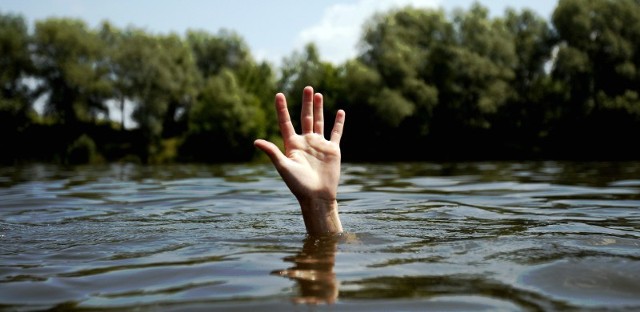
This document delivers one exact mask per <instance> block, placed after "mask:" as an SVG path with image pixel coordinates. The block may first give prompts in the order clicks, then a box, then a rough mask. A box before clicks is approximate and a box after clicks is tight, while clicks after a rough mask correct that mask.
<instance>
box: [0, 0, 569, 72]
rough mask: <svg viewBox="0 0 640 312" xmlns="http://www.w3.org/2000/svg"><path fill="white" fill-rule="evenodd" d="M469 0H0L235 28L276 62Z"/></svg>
mask: <svg viewBox="0 0 640 312" xmlns="http://www.w3.org/2000/svg"><path fill="white" fill-rule="evenodd" d="M479 2H480V3H481V4H482V5H484V6H486V7H488V8H489V10H490V12H491V14H492V15H493V16H498V15H502V13H503V12H504V10H505V8H507V7H512V8H515V9H522V8H524V7H527V8H530V9H532V10H534V11H536V12H537V13H538V14H539V15H540V16H542V17H545V18H549V17H550V16H551V13H552V12H553V9H554V7H555V5H556V3H557V0H536V1H518V0H484V1H479ZM472 3H473V1H470V0H343V1H338V0H322V1H300V0H233V1H229V0H227V1H222V0H182V1H177V0H110V1H99V0H0V12H2V13H5V14H6V13H17V14H21V15H22V16H24V17H25V18H26V19H27V21H28V23H29V24H30V25H32V24H33V21H34V20H41V19H44V18H47V17H52V16H55V17H75V18H80V19H82V20H84V21H86V22H87V23H88V24H89V25H90V26H92V27H95V26H98V25H99V24H100V23H101V21H103V20H109V21H110V22H112V23H113V24H115V25H116V26H118V27H126V26H130V25H131V26H136V27H140V28H144V29H146V30H147V31H149V32H153V33H169V32H175V33H178V34H184V32H185V31H186V30H188V29H200V30H206V31H208V32H211V33H215V32H217V31H218V30H220V29H221V28H226V29H231V30H234V31H236V32H237V33H238V34H239V35H240V36H242V37H243V38H244V39H245V41H246V42H247V44H248V45H249V47H250V48H251V52H252V53H253V55H254V57H256V58H257V59H259V60H267V61H269V62H271V63H273V64H275V65H277V64H279V63H280V61H281V60H282V58H283V57H285V56H288V55H290V54H291V53H292V52H293V51H295V50H299V49H300V48H301V47H303V46H304V45H305V44H306V43H307V42H310V41H313V42H315V43H316V44H317V45H318V47H319V50H320V55H321V57H322V58H323V59H324V60H327V61H331V62H334V63H340V62H343V61H344V60H346V59H348V58H351V57H353V56H355V55H356V52H357V49H356V45H357V42H358V39H359V38H360V33H361V31H360V30H361V27H362V24H363V22H364V21H365V20H366V19H367V18H368V17H370V16H371V15H372V14H373V13H375V12H376V11H386V10H388V9H389V8H392V7H397V6H405V5H412V6H414V7H431V8H434V7H442V8H444V9H445V10H446V11H447V12H451V11H452V10H453V9H454V8H468V7H469V6H470V5H471V4H472Z"/></svg>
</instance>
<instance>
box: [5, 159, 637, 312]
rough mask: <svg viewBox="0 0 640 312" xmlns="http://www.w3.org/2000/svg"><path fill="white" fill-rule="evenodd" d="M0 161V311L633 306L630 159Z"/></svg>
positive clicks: (633, 179)
mask: <svg viewBox="0 0 640 312" xmlns="http://www.w3.org/2000/svg"><path fill="white" fill-rule="evenodd" d="M339 202H340V214H341V218H342V223H343V225H344V228H345V231H346V233H345V234H343V235H341V236H337V237H324V238H310V237H307V236H306V235H305V228H304V224H303V221H302V217H301V215H300V212H299V207H298V205H297V203H296V202H295V200H294V198H293V196H292V195H291V194H290V193H289V191H288V190H287V189H286V186H285V185H284V183H283V182H282V181H281V180H280V178H279V176H278V175H277V173H276V172H275V170H274V169H273V168H272V167H271V166H270V165H267V164H264V165H262V164H259V165H218V166H204V165H202V166H201V165H172V166H139V165H131V164H113V165H104V166H87V167H82V166H81V167H60V166H52V165H28V166H22V167H0V310H8V311H14V310H16V311H23V310H26V311H30V310H43V309H59V310H76V309H77V310H87V309H89V310H91V309H101V310H104V309H113V310H118V311H119V310H130V309H136V310H143V311H145V310H149V311H156V310H162V311H183V310H203V311H209V310H225V311H227V310H232V311H233V310H272V311H276V310H277V311H279V310H302V311H305V310H309V309H312V310H332V311H333V310H339V311H342V310H365V311H371V310H374V311H376V310H454V311H456V310H465V311H468V310H474V311H475V310H485V311H496V310H498V311H554V310H580V311H584V310H594V311H595V310H602V309H610V310H638V309H640V163H638V162H603V163H571V162H521V163H517V162H482V163H408V164H344V165H343V175H342V182H341V185H340V188H339Z"/></svg>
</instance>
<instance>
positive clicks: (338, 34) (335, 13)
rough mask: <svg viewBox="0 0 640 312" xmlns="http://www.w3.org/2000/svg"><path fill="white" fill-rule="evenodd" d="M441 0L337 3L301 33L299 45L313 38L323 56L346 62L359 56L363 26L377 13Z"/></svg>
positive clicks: (425, 4)
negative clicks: (358, 50) (359, 42)
mask: <svg viewBox="0 0 640 312" xmlns="http://www.w3.org/2000/svg"><path fill="white" fill-rule="evenodd" d="M439 3H440V0H358V1H357V2H356V3H353V4H335V5H332V6H330V7H328V8H326V9H325V11H324V13H323V15H322V18H321V19H320V22H319V23H317V24H316V25H313V26H311V27H309V28H306V29H303V30H302V31H301V32H300V33H299V34H298V38H297V41H296V48H297V49H301V48H302V47H303V46H304V45H305V44H307V43H309V42H313V43H315V44H316V45H317V46H318V49H319V52H320V57H321V58H322V59H323V60H325V61H330V62H333V63H336V64H338V63H342V62H344V61H346V60H347V59H350V58H353V57H355V56H356V53H357V50H356V45H357V43H358V40H359V39H360V36H361V32H362V26H363V25H364V22H365V21H366V20H367V19H368V18H370V17H371V16H373V14H375V13H377V12H385V11H387V10H390V9H392V8H397V7H403V6H407V5H411V6H413V7H428V8H435V7H438V5H439Z"/></svg>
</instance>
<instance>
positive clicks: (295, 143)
mask: <svg viewBox="0 0 640 312" xmlns="http://www.w3.org/2000/svg"><path fill="white" fill-rule="evenodd" d="M275 105H276V111H277V114H278V122H279V126H280V133H281V134H282V138H283V140H284V148H285V152H284V153H282V152H281V151H280V149H279V148H278V147H277V146H276V145H275V144H273V143H271V142H268V141H265V140H256V141H255V142H254V145H255V146H256V147H258V148H259V149H261V150H262V151H264V152H265V153H266V154H267V155H268V156H269V158H270V159H271V162H272V163H273V165H274V166H275V167H276V169H277V170H278V173H279V174H280V176H281V177H282V179H283V180H284V182H285V183H286V185H287V187H289V190H291V192H292V193H293V194H294V195H295V197H296V198H297V199H298V202H299V203H300V208H301V209H302V215H303V217H304V223H305V226H306V228H307V232H308V233H309V234H312V235H318V234H330V233H339V232H342V224H341V223H340V218H339V216H338V202H337V200H336V196H337V192H338V183H339V182H340V138H341V137H342V130H343V127H344V121H345V113H344V111H343V110H339V111H338V113H337V114H336V120H335V123H334V125H333V130H332V131H331V138H330V140H326V139H325V138H324V115H323V107H322V105H323V98H322V94H320V93H315V94H314V93H313V88H312V87H306V88H304V90H303V92H302V114H301V125H302V133H301V134H296V132H295V129H294V128H293V124H292V123H291V117H290V116H289V110H288V109H287V100H286V98H285V96H284V95H283V94H282V93H278V94H276V99H275Z"/></svg>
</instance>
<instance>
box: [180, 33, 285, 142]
mask: <svg viewBox="0 0 640 312" xmlns="http://www.w3.org/2000/svg"><path fill="white" fill-rule="evenodd" d="M186 40H187V42H188V43H189V46H190V47H191V49H192V51H193V55H194V58H195V60H196V64H197V67H198V69H199V72H200V75H201V76H202V78H203V79H202V80H201V81H202V82H203V83H205V82H206V81H207V80H208V79H209V78H211V77H214V76H217V75H219V74H220V73H221V72H222V71H229V72H231V73H233V75H234V77H235V78H234V80H235V81H236V83H237V85H238V86H239V87H240V88H242V90H244V92H247V93H248V94H250V95H252V96H255V97H256V98H257V99H258V100H259V102H260V106H261V107H262V110H264V111H265V112H267V117H266V118H267V120H268V123H267V124H268V125H269V126H268V131H267V135H268V136H271V135H273V134H275V133H276V132H277V131H278V127H277V120H276V118H275V110H274V109H273V96H274V94H275V92H276V85H275V84H276V81H275V76H274V72H273V69H272V68H271V66H270V65H269V64H268V63H266V62H262V63H258V62H256V61H255V60H254V59H253V57H252V55H251V53H250V50H249V47H248V46H247V44H246V43H245V42H244V39H242V37H240V36H239V35H238V34H236V33H235V32H232V31H228V30H225V29H223V30H220V31H219V32H218V33H217V34H216V35H211V34H209V33H207V32H203V31H189V32H187V37H186ZM201 88H205V86H202V87H201Z"/></svg>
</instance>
